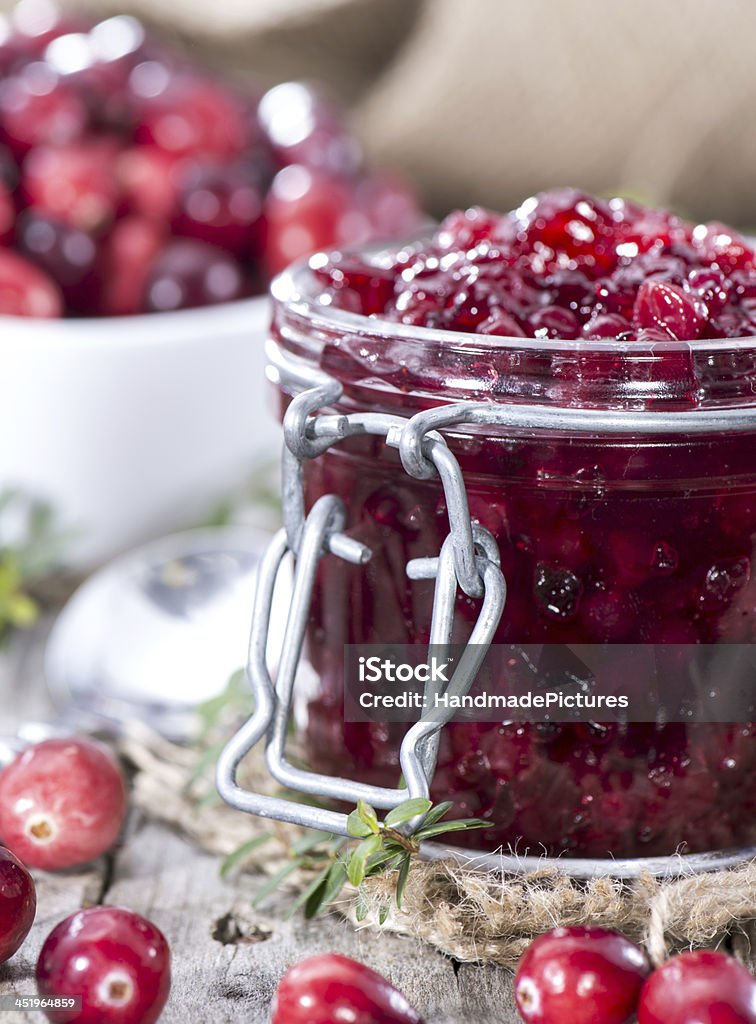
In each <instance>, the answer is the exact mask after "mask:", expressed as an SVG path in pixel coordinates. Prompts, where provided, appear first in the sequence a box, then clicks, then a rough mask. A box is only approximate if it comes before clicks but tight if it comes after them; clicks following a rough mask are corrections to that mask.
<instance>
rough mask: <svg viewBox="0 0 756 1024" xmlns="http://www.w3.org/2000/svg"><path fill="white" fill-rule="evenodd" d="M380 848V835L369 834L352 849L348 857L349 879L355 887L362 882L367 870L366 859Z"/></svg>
mask: <svg viewBox="0 0 756 1024" xmlns="http://www.w3.org/2000/svg"><path fill="white" fill-rule="evenodd" d="M380 849H381V837H380V836H370V837H369V838H368V839H363V840H362V842H361V843H360V845H359V846H358V847H357V848H356V849H355V850H354V851H353V853H352V855H351V857H350V858H349V870H348V876H349V881H350V882H351V883H352V885H353V886H354V887H355V889H356V888H357V887H358V886H360V885H361V884H362V880H363V879H364V877H365V871H366V870H367V859H368V857H371V856H372V855H373V854H374V853H378V851H379V850H380Z"/></svg>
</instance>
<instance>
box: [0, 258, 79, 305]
mask: <svg viewBox="0 0 756 1024" xmlns="http://www.w3.org/2000/svg"><path fill="white" fill-rule="evenodd" d="M0 314H6V315H9V316H39V317H59V316H63V296H62V295H61V292H60V289H59V288H58V286H57V285H56V284H55V282H54V281H53V280H52V279H51V278H50V277H48V276H47V274H45V273H44V271H42V270H40V269H39V267H35V266H34V264H33V263H30V262H29V260H27V259H24V257H23V256H19V255H18V254H17V253H15V252H11V251H10V249H0Z"/></svg>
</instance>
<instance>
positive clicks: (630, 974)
mask: <svg viewBox="0 0 756 1024" xmlns="http://www.w3.org/2000/svg"><path fill="white" fill-rule="evenodd" d="M649 971H650V966H649V963H648V960H647V958H646V955H645V953H643V951H642V950H641V949H639V948H638V946H636V945H635V944H634V943H632V942H630V940H629V939H626V938H624V936H622V935H619V934H617V932H612V931H607V930H606V929H604V928H586V927H572V928H555V929H554V930H553V931H550V932H546V934H545V935H541V936H540V937H539V938H537V939H536V940H535V942H534V943H533V944H532V945H531V946H530V948H529V949H528V950H527V951H526V953H525V955H524V956H523V958H522V960H521V961H520V966H519V967H518V969H517V975H516V977H515V1000H516V1002H517V1008H518V1009H519V1011H520V1014H521V1016H522V1019H523V1020H524V1021H526V1024H566V1022H568V1021H569V1024H598V1022H599V1021H600V1022H601V1024H624V1022H625V1021H627V1020H628V1019H629V1018H630V1017H631V1016H632V1014H633V1013H634V1012H635V1008H636V1006H637V1004H638V996H639V994H640V990H641V987H642V985H643V982H644V980H645V978H646V976H647V975H648V973H649Z"/></svg>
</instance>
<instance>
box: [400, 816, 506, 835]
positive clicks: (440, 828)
mask: <svg viewBox="0 0 756 1024" xmlns="http://www.w3.org/2000/svg"><path fill="white" fill-rule="evenodd" d="M492 824H493V822H491V821H481V819H480V818H467V819H463V818H460V819H459V820H458V821H441V822H439V824H438V825H431V827H430V828H426V827H425V825H423V827H422V828H421V829H420V830H419V831H418V832H417V834H416V838H417V839H432V838H433V837H434V836H441V835H443V834H444V833H445V832H465V831H467V830H468V829H474V828H490V827H491V825H492Z"/></svg>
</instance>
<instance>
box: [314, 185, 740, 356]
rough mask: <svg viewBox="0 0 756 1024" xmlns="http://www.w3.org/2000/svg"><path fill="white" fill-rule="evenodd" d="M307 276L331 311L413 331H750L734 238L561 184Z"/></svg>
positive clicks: (581, 334) (673, 334) (563, 334)
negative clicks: (411, 242)
mask: <svg viewBox="0 0 756 1024" xmlns="http://www.w3.org/2000/svg"><path fill="white" fill-rule="evenodd" d="M317 268H318V269H317V273H318V275H319V277H320V278H321V280H322V281H323V283H324V284H325V285H326V287H328V288H330V290H331V294H332V296H333V302H334V303H335V304H336V305H338V306H341V307H342V308H345V309H349V310H351V311H353V312H359V313H363V314H366V315H375V314H379V315H381V316H385V317H387V318H389V319H391V320H396V321H398V322H400V323H405V324H415V325H416V326H422V327H439V328H443V329H446V330H452V331H465V332H473V333H477V334H486V335H503V336H507V337H529V338H542V339H544V340H548V339H554V338H560V339H563V340H571V339H577V338H583V339H588V340H590V339H597V338H617V339H618V340H619V341H631V342H632V341H646V342H658V341H665V340H670V339H673V340H681V341H691V340H693V339H695V338H734V337H744V336H748V335H753V334H755V333H756V257H755V256H754V251H753V249H752V248H751V246H750V245H749V244H748V243H747V242H746V241H745V239H744V238H743V237H742V236H741V235H740V234H739V233H738V232H737V231H735V230H734V229H733V228H730V227H727V225H725V224H718V223H710V224H699V225H694V224H692V223H688V222H686V221H683V220H681V219H680V218H679V217H676V216H675V215H674V214H671V213H667V212H665V211H662V210H652V209H647V208H645V207H643V206H640V205H639V204H637V203H634V202H631V201H630V200H627V199H609V200H603V199H597V198H596V197H594V196H589V195H586V194H585V193H582V192H578V191H576V190H575V189H559V190H554V191H552V192H544V193H541V194H540V195H539V196H535V197H533V198H531V199H528V200H526V201H525V202H524V203H523V204H522V206H521V207H520V208H519V209H517V210H515V211H513V212H512V213H506V214H496V213H491V212H490V211H488V210H484V209H481V208H480V207H474V208H472V209H469V210H466V211H457V212H456V213H452V214H450V215H449V216H448V217H447V218H446V219H445V220H444V221H443V223H442V224H441V225H440V227H439V228H438V230H437V231H436V233H435V234H434V236H433V238H432V239H431V241H430V242H429V243H427V244H420V245H416V246H408V247H407V248H406V249H404V250H401V251H400V252H399V253H397V254H396V256H395V258H394V259H393V260H390V261H387V262H385V264H383V265H382V266H381V267H380V268H378V267H375V266H371V265H370V264H368V263H365V262H362V261H360V260H359V259H357V258H354V257H351V258H350V257H344V256H339V255H335V256H333V257H332V258H331V260H330V261H323V260H319V261H318V263H317Z"/></svg>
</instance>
